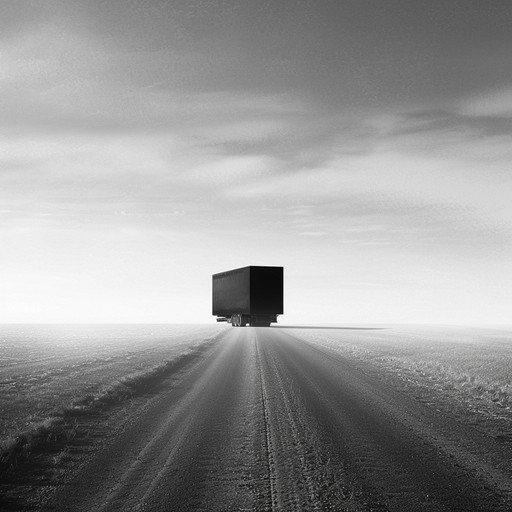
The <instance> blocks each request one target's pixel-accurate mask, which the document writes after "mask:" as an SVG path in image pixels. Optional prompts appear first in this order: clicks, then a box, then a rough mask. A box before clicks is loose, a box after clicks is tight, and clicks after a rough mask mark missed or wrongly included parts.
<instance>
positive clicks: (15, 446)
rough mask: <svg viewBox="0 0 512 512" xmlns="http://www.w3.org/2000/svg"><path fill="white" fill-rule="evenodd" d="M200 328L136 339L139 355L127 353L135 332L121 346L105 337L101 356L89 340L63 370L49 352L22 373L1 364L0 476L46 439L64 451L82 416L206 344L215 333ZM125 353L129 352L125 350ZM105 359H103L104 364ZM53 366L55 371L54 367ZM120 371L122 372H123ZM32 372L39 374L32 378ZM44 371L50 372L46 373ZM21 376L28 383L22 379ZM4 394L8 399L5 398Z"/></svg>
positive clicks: (168, 371)
mask: <svg viewBox="0 0 512 512" xmlns="http://www.w3.org/2000/svg"><path fill="white" fill-rule="evenodd" d="M168 329H169V328H168ZM202 331H206V329H205V328H202V329H201V328H198V327H196V328H195V329H191V328H188V329H185V332H183V330H182V329H174V332H170V333H169V337H168V338H167V340H165V339H164V338H161V335H162V333H161V332H159V334H158V337H157V339H156V340H151V339H149V340H148V339H142V341H143V342H145V346H146V348H147V353H145V352H144V350H142V349H141V357H139V358H134V357H132V356H133V352H134V351H138V350H139V349H140V347H139V346H138V343H140V342H141V339H140V338H139V339H137V338H136V339H131V340H130V339H129V338H126V339H125V342H124V348H123V346H122V345H121V347H119V340H117V341H116V342H114V343H113V342H112V340H105V341H104V343H103V346H107V347H109V348H110V356H109V357H106V358H104V359H100V358H98V353H97V349H98V346H97V343H96V341H97V340H95V341H93V342H92V343H89V344H87V343H86V346H88V348H89V349H90V351H91V353H92V354H93V356H92V357H90V355H89V358H88V359H87V357H86V360H85V362H81V361H80V360H79V359H77V360H73V361H72V364H69V365H68V366H67V368H68V370H69V371H65V369H66V366H63V364H62V363H63V361H62V360H55V358H50V359H45V360H44V364H45V368H43V370H44V371H42V372H41V369H40V368H39V367H38V369H37V372H34V371H33V369H34V368H33V365H31V364H30V362H27V365H26V366H23V367H22V369H23V368H28V369H29V370H30V371H28V372H26V373H25V374H23V373H22V374H17V373H16V370H18V371H19V370H20V366H21V365H18V366H16V365H13V364H11V365H10V367H9V368H10V372H9V369H6V366H7V365H4V367H3V368H2V369H1V373H0V375H1V376H2V381H1V383H3V384H4V391H6V392H5V393H3V394H2V398H1V400H2V404H1V405H4V404H5V406H6V407H4V409H3V410H4V411H5V412H7V413H9V415H6V414H4V415H3V417H2V420H3V422H4V423H3V427H4V433H5V431H7V432H8V435H4V436H2V438H1V439H0V477H2V476H5V475H7V474H8V473H10V472H11V471H13V470H14V469H16V468H17V467H19V466H20V465H22V464H23V463H24V462H25V461H27V460H28V459H29V457H30V456H31V454H32V453H34V452H35V451H38V450H44V449H45V448H46V447H48V446H50V445H60V446H63V447H64V449H63V450H62V451H60V452H59V453H58V454H57V455H56V457H57V458H59V457H62V456H64V455H65V445H66V443H68V442H71V441H72V440H73V439H74V438H75V437H76V436H77V435H80V436H84V435H86V433H84V432H83V431H82V430H83V420H84V418H91V417H94V416H97V415H99V414H103V413H105V411H108V410H109V408H112V407H115V406H118V405H120V404H124V403H126V402H129V401H130V400H132V399H134V398H136V397H138V396H141V395H143V394H144V393H146V392H148V391H149V390H151V389H153V388H154V387H155V386H157V385H158V384H159V383H160V382H162V381H163V380H164V379H165V378H167V377H168V376H169V375H172V374H173V373H175V372H176V371H178V370H179V369H180V368H181V367H183V366H184V365H185V364H187V363H188V362H189V361H190V360H191V359H193V358H194V357H196V356H197V355H198V354H199V352H200V351H201V350H202V349H204V348H206V346H207V345H208V344H209V343H211V342H212V341H213V340H214V339H215V336H212V332H211V327H209V329H208V331H209V334H210V336H206V337H205V336H204V334H205V332H202ZM177 332H179V333H180V334H181V341H180V342H179V343H177V342H176V340H174V343H173V335H176V334H177ZM124 335H125V336H126V335H127V333H126V332H125V333H124ZM32 341H34V340H32ZM108 341H110V343H108ZM151 341H152V342H151ZM114 347H117V348H121V353H122V354H123V356H119V355H117V357H115V350H114ZM127 353H129V354H131V355H128V356H127V355H126V354H127ZM40 355H41V357H43V356H44V355H45V354H44V352H42V353H41V354H40ZM144 355H145V356H146V357H144ZM156 361H159V362H156ZM105 362H108V363H109V364H108V365H106V366H105V364H104V363H105ZM32 363H33V364H34V361H32ZM52 365H53V367H52ZM56 367H57V368H58V369H59V371H58V372H55V371H54V370H55V368H56ZM76 367H78V368H80V369H81V370H82V371H83V370H84V368H87V370H89V371H88V373H87V372H85V373H84V376H83V378H82V379H80V376H79V375H77V374H76V372H74V371H73V368H76ZM120 372H125V375H124V376H123V375H122V374H120ZM34 374H36V375H40V376H42V377H43V378H40V379H35V378H34ZM100 374H101V377H102V378H101V379H98V382H97V383H96V385H94V384H93V383H91V378H92V377H91V376H94V375H100ZM48 375H50V376H52V377H51V378H48ZM26 382H29V383H30V385H23V384H24V383H26ZM6 384H7V386H6ZM59 391H60V394H59ZM9 395H10V399H11V400H10V402H9V403H7V400H8V399H9ZM31 404H36V407H34V409H33V410H31V409H30V405H31ZM21 425H23V426H21ZM13 426H14V427H18V428H13ZM55 462H56V463H57V462H58V460H56V461H55Z"/></svg>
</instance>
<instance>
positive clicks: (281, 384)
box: [0, 325, 512, 511]
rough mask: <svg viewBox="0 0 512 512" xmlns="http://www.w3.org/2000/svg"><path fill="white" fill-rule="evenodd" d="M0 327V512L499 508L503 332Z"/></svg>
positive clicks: (510, 359)
mask: <svg viewBox="0 0 512 512" xmlns="http://www.w3.org/2000/svg"><path fill="white" fill-rule="evenodd" d="M10 329H11V330H10V331H7V333H4V335H3V337H2V339H3V340H4V341H3V343H4V345H3V346H2V349H1V352H0V354H1V355H2V367H1V372H2V373H1V374H0V375H1V378H0V380H1V382H2V386H4V389H6V390H7V394H4V393H3V392H2V401H3V403H2V405H4V404H5V405H6V406H7V407H6V409H5V410H7V411H8V414H3V415H2V416H3V417H2V421H3V429H4V430H3V432H4V435H5V437H4V439H5V441H4V443H7V444H8V440H9V439H11V440H12V439H16V435H17V433H18V434H19V433H20V432H23V431H25V432H26V431H27V429H30V428H36V429H37V425H38V422H39V423H40V422H41V421H43V422H44V421H47V420H45V418H59V421H60V423H58V427H59V428H60V429H62V428H63V426H62V425H63V424H64V427H65V428H67V429H68V431H69V432H71V434H70V435H65V436H60V437H58V436H55V438H54V442H52V441H51V439H50V441H48V437H50V438H51V427H52V426H51V424H50V425H49V429H48V430H46V431H45V435H47V434H48V433H49V434H50V435H49V436H47V437H46V438H45V441H44V442H43V443H40V444H38V443H37V442H34V444H33V446H30V444H28V445H27V446H26V447H25V449H24V452H26V453H24V458H23V460H21V459H20V460H19V461H15V462H14V463H13V465H12V467H7V468H4V471H3V473H2V480H1V485H2V491H3V498H2V499H3V501H2V502H1V503H0V504H1V505H2V506H3V508H4V509H5V510H69V511H81V510H84V511H85V510H87V511H90V510H102V511H110V510H152V511H153V510H155V511H159V510H162V511H163V510H255V511H259V510H361V511H371V510H378V511H386V510H387V511H402V510H403V511H410V510H415V511H416V510H418V511H422V510H424V511H446V510H472V511H479V510H480V511H495V510H498V511H500V510H511V509H512V479H511V476H512V410H511V387H512V380H511V379H512V372H511V369H512V330H509V329H477V328H455V327H425V326H371V327H364V326H316V327H315V326H281V325H277V326H274V327H270V328H252V327H246V328H231V327H230V326H225V325H202V326H200V325H198V326H137V327H133V326H109V327H105V326H103V327H101V328H98V327H93V326H90V327H87V328H86V327H83V326H82V327H81V328H80V330H77V329H76V328H73V327H71V326H68V327H67V328H66V329H64V328H62V327H59V328H57V327H55V326H54V327H46V328H45V330H41V329H39V330H37V329H36V328H34V329H35V330H36V331H37V332H34V331H31V332H30V333H29V334H27V333H25V334H24V336H25V337H24V338H23V337H22V339H23V340H24V341H23V342H22V343H18V344H17V343H15V340H16V339H20V331H19V330H20V329H21V327H19V326H18V327H10ZM42 333H43V334H42ZM34 339H36V340H38V341H36V342H33V341H34ZM77 339H79V340H80V341H77ZM31 341H32V342H31ZM147 375H150V376H152V378H151V379H149V380H148V379H146V378H145V377H144V376H147ZM141 383H143V384H144V385H141ZM125 388H126V389H128V391H129V393H128V394H127V395H124V394H121V395H119V394H115V396H116V397H117V398H119V397H121V398H122V399H116V400H113V401H110V400H103V401H102V397H105V396H106V395H108V393H109V390H110V391H112V390H114V391H119V389H125ZM108 396H110V395H108ZM85 397H89V398H88V399H85ZM95 400H97V401H98V402H99V403H101V404H102V405H101V407H95V404H96V402H95ZM77 404H78V405H77ZM75 409H76V411H75ZM63 411H64V412H63Z"/></svg>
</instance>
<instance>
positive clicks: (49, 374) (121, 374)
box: [0, 325, 220, 446]
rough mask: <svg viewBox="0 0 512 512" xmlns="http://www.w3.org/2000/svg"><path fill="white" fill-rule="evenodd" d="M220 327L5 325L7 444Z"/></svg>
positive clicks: (2, 428)
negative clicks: (79, 402)
mask: <svg viewBox="0 0 512 512" xmlns="http://www.w3.org/2000/svg"><path fill="white" fill-rule="evenodd" d="M218 330H220V327H218V326H216V325H203V326H177V325H172V326H166V325H102V326H92V325H89V326H77V325H60V326H58V325H23V326H22V325H4V326H1V327H0V411H1V414H0V446H1V445H5V444H6V443H8V442H9V440H11V439H12V438H13V437H14V436H16V435H18V434H19V433H22V432H29V431H31V430H34V429H37V428H38V426H41V425H45V424H47V423H48V421H49V419H50V418H52V417H54V416H55V414H58V413H59V411H63V410H66V409H70V408H72V407H73V404H75V403H76V402H77V401H80V400H82V401H83V400H84V399H86V398H87V397H94V396H101V395H103V394H105V393H106V392H107V391H108V390H111V389H112V388H114V387H115V386H116V385H118V384H119V383H122V382H123V381H127V380H130V379H131V380H132V381H133V380H134V379H137V378H138V377H140V376H141V375H144V374H148V373H151V372H152V371H154V370H155V368H158V367H159V366H162V365H165V363H166V362H168V361H171V360H173V359H174V358H176V357H178V356H180V354H183V353H186V352H187V351H189V350H191V349H192V348H193V347H194V346H196V345H197V344H200V343H202V342H204V341H205V340H208V339H210V338H211V337H212V336H213V335H215V334H216V332H217V331H218Z"/></svg>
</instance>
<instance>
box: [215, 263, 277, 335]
mask: <svg viewBox="0 0 512 512" xmlns="http://www.w3.org/2000/svg"><path fill="white" fill-rule="evenodd" d="M283 291H284V268H283V267H262V266H249V267H242V268H236V269H234V270H227V271H226V272H220V273H219V274H213V276H212V315H213V316H217V322H228V323H231V325H232V326H233V327H245V326H246V325H250V326H259V327H268V326H270V324H271V323H272V322H277V316H278V315H282V314H283V312H284V306H283V303H284V300H283Z"/></svg>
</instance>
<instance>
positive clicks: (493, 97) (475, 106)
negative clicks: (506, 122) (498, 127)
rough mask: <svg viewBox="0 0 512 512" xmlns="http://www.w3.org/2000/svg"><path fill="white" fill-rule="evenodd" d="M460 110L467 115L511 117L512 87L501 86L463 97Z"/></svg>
mask: <svg viewBox="0 0 512 512" xmlns="http://www.w3.org/2000/svg"><path fill="white" fill-rule="evenodd" d="M459 109H460V112H461V113H463V114H465V115H468V116H476V117H497V118H512V88H503V89H497V90H493V91H488V92H486V93H483V94H480V95H477V96H474V97H471V98H468V99H465V100H463V101H462V102H461V104H460V107H459Z"/></svg>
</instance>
